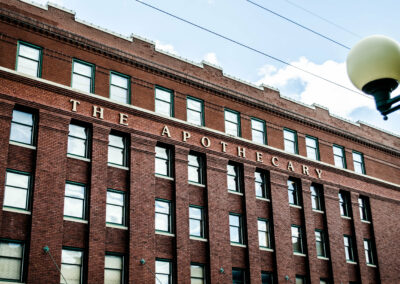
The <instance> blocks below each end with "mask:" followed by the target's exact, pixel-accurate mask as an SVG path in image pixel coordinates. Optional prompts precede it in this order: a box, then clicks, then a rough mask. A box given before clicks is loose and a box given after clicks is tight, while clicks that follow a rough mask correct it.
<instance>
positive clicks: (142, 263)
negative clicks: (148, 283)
mask: <svg viewBox="0 0 400 284" xmlns="http://www.w3.org/2000/svg"><path fill="white" fill-rule="evenodd" d="M140 264H141V265H144V266H146V268H147V269H148V270H149V271H150V272H151V274H153V276H154V277H155V278H156V280H157V282H159V283H160V284H162V282H161V280H160V279H158V277H157V275H156V274H155V273H154V271H153V270H152V269H151V267H150V266H148V265H147V263H146V261H145V260H144V259H143V258H142V259H141V260H140Z"/></svg>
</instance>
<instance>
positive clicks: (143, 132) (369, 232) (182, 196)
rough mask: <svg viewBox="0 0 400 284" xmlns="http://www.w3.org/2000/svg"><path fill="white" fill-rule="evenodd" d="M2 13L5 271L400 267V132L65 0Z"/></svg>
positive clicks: (131, 273)
mask: <svg viewBox="0 0 400 284" xmlns="http://www.w3.org/2000/svg"><path fill="white" fill-rule="evenodd" d="M0 26H1V28H0V105H1V107H0V126H1V127H0V132H1V135H0V137H1V140H0V208H1V210H0V283H8V282H15V281H16V282H21V283H60V282H59V281H61V283H103V282H105V283H232V282H233V283H343V284H344V283H390V284H392V283H400V258H399V256H400V242H399V236H400V233H399V232H400V222H399V220H398V219H399V217H400V159H399V157H400V138H399V136H396V135H394V134H390V133H386V132H383V131H380V130H378V129H376V128H374V127H371V126H368V125H365V124H362V123H359V124H358V123H352V122H349V121H345V120H343V119H340V118H337V117H334V116H331V115H330V114H329V112H328V110H326V109H324V108H321V107H319V106H312V107H310V106H305V105H302V104H299V103H297V102H293V101H291V100H288V99H285V98H282V97H281V96H280V94H279V92H278V91H277V90H275V89H272V88H270V87H266V86H263V87H257V86H253V85H251V84H248V83H245V82H240V81H238V80H236V79H233V78H230V77H228V76H225V75H224V74H223V73H222V71H221V70H220V69H218V68H216V67H214V66H210V65H208V64H205V63H204V64H193V63H189V62H186V61H184V60H182V59H179V58H175V57H173V56H171V55H168V54H165V53H164V52H160V51H157V50H155V47H154V44H152V43H149V42H147V41H145V40H143V39H139V38H136V37H133V38H124V37H123V36H120V35H117V34H113V33H111V32H109V31H104V30H101V29H100V28H99V27H94V26H92V25H90V24H87V23H84V22H81V21H79V20H76V19H75V17H74V14H73V13H72V12H70V11H66V10H64V9H61V8H58V7H55V6H51V5H49V6H48V7H38V6H34V5H31V4H28V3H25V2H22V1H17V0H8V1H4V0H2V1H0ZM58 268H59V269H60V270H61V272H62V275H60V272H59V270H58ZM105 279H106V281H105Z"/></svg>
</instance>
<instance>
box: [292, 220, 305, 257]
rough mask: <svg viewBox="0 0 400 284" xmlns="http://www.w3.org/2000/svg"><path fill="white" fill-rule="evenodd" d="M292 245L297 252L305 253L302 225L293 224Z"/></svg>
mask: <svg viewBox="0 0 400 284" xmlns="http://www.w3.org/2000/svg"><path fill="white" fill-rule="evenodd" d="M292 247H293V252H295V253H304V245H303V232H302V229H301V227H299V226H296V225H292Z"/></svg>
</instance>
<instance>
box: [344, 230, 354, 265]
mask: <svg viewBox="0 0 400 284" xmlns="http://www.w3.org/2000/svg"><path fill="white" fill-rule="evenodd" d="M343 240H344V253H345V255H346V260H347V261H355V256H354V251H353V238H352V237H351V236H347V235H344V236H343Z"/></svg>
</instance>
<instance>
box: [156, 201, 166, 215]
mask: <svg viewBox="0 0 400 284" xmlns="http://www.w3.org/2000/svg"><path fill="white" fill-rule="evenodd" d="M156 212H159V213H164V214H169V203H168V202H163V201H158V200H156Z"/></svg>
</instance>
